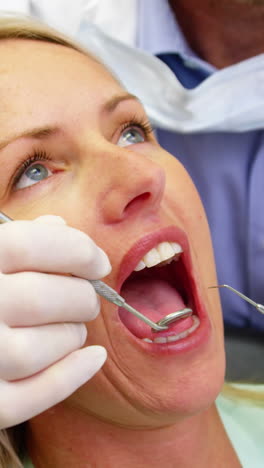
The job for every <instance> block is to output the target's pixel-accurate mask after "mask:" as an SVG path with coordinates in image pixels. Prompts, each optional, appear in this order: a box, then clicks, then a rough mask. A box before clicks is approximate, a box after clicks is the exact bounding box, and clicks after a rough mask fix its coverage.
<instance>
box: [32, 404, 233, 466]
mask: <svg viewBox="0 0 264 468" xmlns="http://www.w3.org/2000/svg"><path fill="white" fill-rule="evenodd" d="M27 439H28V447H29V452H30V455H31V458H32V461H33V464H34V466H35V467H36V468H44V467H45V468H46V467H47V466H48V467H54V466H56V468H62V467H63V468H64V467H65V466H67V468H76V466H83V467H86V468H94V467H97V466H100V467H102V468H104V467H108V468H109V467H111V468H112V467H116V466H125V467H126V468H132V467H133V468H134V467H135V466H137V467H144V468H148V467H151V468H160V467H161V466H164V468H166V467H171V466H180V467H181V468H190V467H193V466H194V462H195V467H196V468H204V467H205V466H214V468H222V467H223V466H228V467H229V468H239V467H240V464H239V462H238V459H237V457H236V455H235V453H234V450H233V448H232V447H231V444H230V442H229V439H228V438H227V435H226V433H225V431H224V428H223V426H222V423H221V421H220V418H219V416H218V413H217V411H216V408H215V407H214V406H213V407H211V408H210V409H209V410H207V411H206V412H204V413H203V414H201V415H196V416H194V417H192V418H188V419H187V420H184V421H183V422H178V423H177V424H175V425H172V426H170V427H163V428H158V429H152V430H149V429H148V430H135V429H130V428H124V427H117V426H115V425H113V424H108V423H106V422H102V421H100V420H97V419H94V418H92V417H91V416H89V415H87V414H83V413H80V411H79V410H76V409H73V408H67V409H66V410H65V407H63V406H62V405H58V406H57V407H56V408H53V409H52V410H50V411H48V412H46V413H44V414H42V415H40V416H38V417H36V418H35V419H34V420H32V421H31V422H30V423H29V427H28V431H27Z"/></svg>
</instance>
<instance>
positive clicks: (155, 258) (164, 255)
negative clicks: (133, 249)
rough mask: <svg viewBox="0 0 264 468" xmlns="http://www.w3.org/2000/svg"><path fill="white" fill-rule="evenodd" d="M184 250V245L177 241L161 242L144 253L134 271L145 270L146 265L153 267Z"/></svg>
mask: <svg viewBox="0 0 264 468" xmlns="http://www.w3.org/2000/svg"><path fill="white" fill-rule="evenodd" d="M182 251H183V250H182V247H181V246H180V244H178V243H177V242H161V243H160V244H158V245H157V247H154V248H153V249H151V250H150V251H149V252H148V253H146V255H144V257H143V258H142V259H141V260H140V262H139V263H138V264H137V266H136V268H135V270H134V271H139V270H143V268H145V267H147V268H151V267H153V266H154V265H158V264H159V263H161V262H164V261H165V260H172V259H174V258H175V257H176V256H177V255H178V254H180V253H181V252H182Z"/></svg>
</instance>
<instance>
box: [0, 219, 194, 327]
mask: <svg viewBox="0 0 264 468" xmlns="http://www.w3.org/2000/svg"><path fill="white" fill-rule="evenodd" d="M10 221H13V219H12V218H9V216H7V215H5V214H4V213H3V212H1V211H0V224H4V223H8V222H10ZM87 281H89V283H91V284H92V286H93V287H94V289H95V291H96V292H97V294H99V296H101V297H104V298H105V299H106V300H107V301H109V302H112V303H113V304H116V305H117V306H119V307H123V308H124V309H126V310H127V311H128V312H130V313H131V314H133V315H135V316H136V317H138V318H139V319H140V320H142V321H143V322H145V323H146V324H147V325H149V326H150V327H151V328H152V329H153V330H154V331H162V330H167V329H168V328H169V327H168V326H167V325H169V324H171V323H172V322H174V321H175V320H179V319H180V318H185V317H188V316H189V315H191V314H192V309H182V310H179V311H177V312H173V313H172V314H168V315H166V316H165V317H163V318H162V319H161V320H159V321H158V322H157V323H155V322H153V321H152V320H150V319H149V318H148V317H146V316H145V315H143V314H141V312H139V311H138V310H136V309H134V307H132V306H131V305H129V304H127V303H126V301H125V299H124V298H123V297H122V296H120V294H118V293H117V292H116V291H115V290H114V289H112V288H111V287H110V286H108V285H107V284H105V283H104V282H103V281H100V280H87Z"/></svg>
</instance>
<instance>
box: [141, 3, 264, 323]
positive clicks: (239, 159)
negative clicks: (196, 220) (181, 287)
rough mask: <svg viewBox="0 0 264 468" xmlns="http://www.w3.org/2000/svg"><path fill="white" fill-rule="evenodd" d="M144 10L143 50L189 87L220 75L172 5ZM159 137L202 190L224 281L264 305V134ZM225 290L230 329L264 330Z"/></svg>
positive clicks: (144, 7) (143, 7)
mask: <svg viewBox="0 0 264 468" xmlns="http://www.w3.org/2000/svg"><path fill="white" fill-rule="evenodd" d="M138 5H139V14H138V31H137V46H138V47H139V48H141V49H143V50H145V51H148V52H150V53H152V54H155V55H158V56H160V54H163V55H162V59H163V60H164V61H165V62H167V64H168V65H169V66H170V67H171V68H172V69H173V71H174V73H175V74H176V75H177V77H178V79H179V80H180V81H181V83H182V84H183V85H184V86H185V87H186V88H193V87H195V86H196V85H198V84H199V83H200V82H201V81H202V80H204V79H206V77H207V76H209V75H210V74H212V73H217V69H216V68H215V67H213V66H212V65H210V64H208V63H206V62H205V61H204V60H202V59H200V58H199V57H198V56H197V55H196V54H195V53H194V51H192V50H191V48H190V47H189V45H188V43H187V41H186V39H185V38H184V36H183V34H182V32H181V30H180V27H179V25H178V24H177V21H176V19H175V16H174V15H173V13H172V11H171V10H170V7H169V5H168V3H167V1H166V0H155V1H153V0H141V1H140V2H138ZM164 54H165V55H164ZM168 54H174V56H173V55H168ZM204 112H206V109H205V110H204ZM157 137H158V140H159V142H160V144H161V145H162V146H163V147H164V148H165V149H166V150H167V151H169V152H170V153H172V154H173V155H175V156H176V157H177V158H178V159H179V160H180V161H181V162H182V164H183V165H184V166H185V168H186V169H187V171H188V172H189V174H190V175H191V177H192V179H193V181H194V183H195V185H196V187H197V189H198V191H199V193H200V196H201V198H202V201H203V203H204V206H205V210H206V213H207V216H208V220H209V224H210V228H211V234H212V239H213V245H214V252H215V258H216V265H217V274H218V281H219V284H222V283H227V284H229V285H230V286H233V287H234V288H236V289H238V290H239V291H241V292H243V293H244V294H246V295H247V296H249V297H250V298H252V299H253V300H255V301H256V302H258V303H262V304H263V303H264V207H263V202H262V201H263V200H264V183H263V176H264V133H263V131H262V130H261V131H260V130H258V131H250V132H244V133H231V132H230V133H228V132H215V133H193V134H180V133H172V132H169V131H164V130H160V129H157ZM220 293H221V300H222V306H223V314H224V320H225V324H226V325H227V326H235V327H241V328H242V327H243V328H251V329H254V330H258V331H264V315H261V314H260V313H259V312H257V311H256V309H255V308H254V307H252V306H250V305H248V304H247V303H246V302H245V301H243V300H242V299H240V298H239V297H237V296H236V295H235V294H233V293H231V292H230V291H228V290H226V289H222V290H221V291H220Z"/></svg>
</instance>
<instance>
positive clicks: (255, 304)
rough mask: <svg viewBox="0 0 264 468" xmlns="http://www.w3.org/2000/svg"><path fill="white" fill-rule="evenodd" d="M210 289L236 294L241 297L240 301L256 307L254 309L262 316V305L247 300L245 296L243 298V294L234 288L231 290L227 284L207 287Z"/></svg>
mask: <svg viewBox="0 0 264 468" xmlns="http://www.w3.org/2000/svg"><path fill="white" fill-rule="evenodd" d="M212 288H227V289H230V291H233V292H234V293H235V294H237V295H238V296H240V297H242V299H244V300H245V301H247V302H249V303H250V304H252V305H253V306H254V307H256V309H257V310H258V311H259V312H260V313H261V314H264V305H262V304H258V303H257V302H255V301H252V299H249V297H247V296H245V295H244V294H242V293H241V292H239V291H237V290H236V289H235V288H232V287H231V286H229V285H228V284H220V285H218V286H209V289H212Z"/></svg>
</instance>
